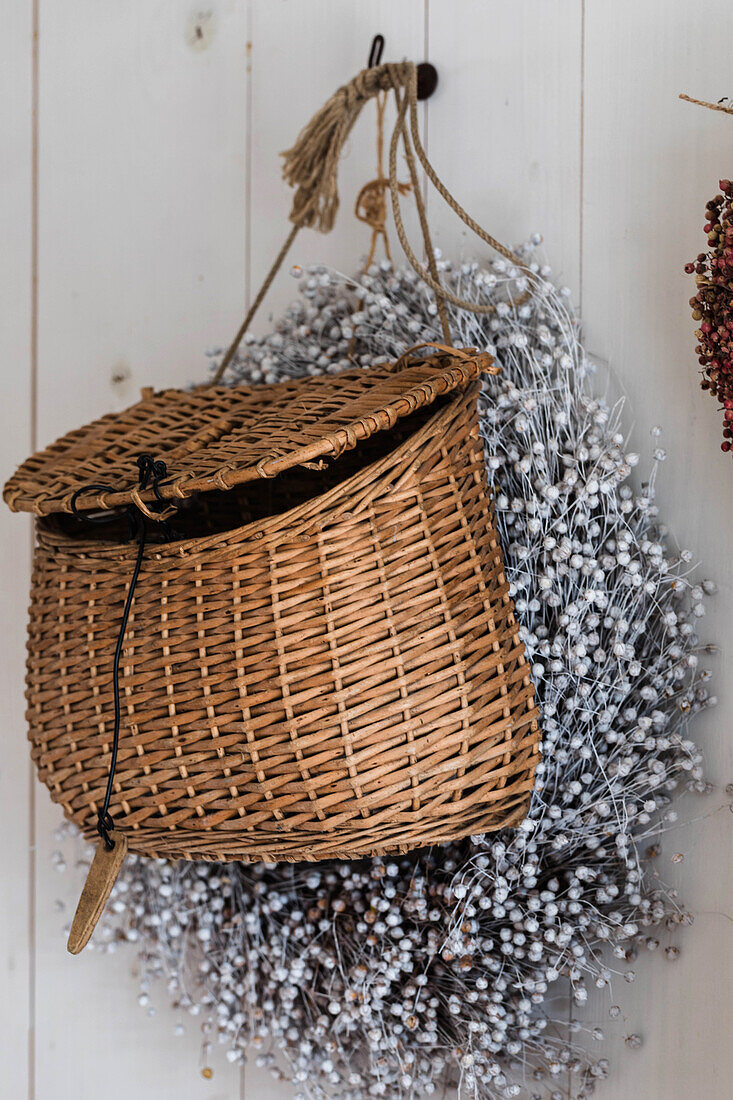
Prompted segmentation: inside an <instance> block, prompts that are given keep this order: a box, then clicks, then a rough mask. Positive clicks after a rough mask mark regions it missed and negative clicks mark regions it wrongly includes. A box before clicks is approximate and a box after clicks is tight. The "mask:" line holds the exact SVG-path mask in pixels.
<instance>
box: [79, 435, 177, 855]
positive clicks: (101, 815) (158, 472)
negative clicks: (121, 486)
mask: <svg viewBox="0 0 733 1100" xmlns="http://www.w3.org/2000/svg"><path fill="white" fill-rule="evenodd" d="M137 466H138V477H139V487H140V489H147V488H148V486H151V487H152V489H153V492H154V494H155V497H156V499H157V501H158V502H159V504H160V505H161V506H162V507H167V506H170V502H167V501H165V500H164V499H163V497H162V496H161V494H160V482H161V479H162V478H164V477H165V476H166V473H167V468H166V464H165V462H163V461H162V460H160V459H158V460H156V459H154V458H153V457H152V455H149V454H142V455H140V457H139V458H138V460H137ZM91 491H97V492H114V490H113V489H112V487H111V486H109V485H97V484H93V485H83V486H82V487H81V488H80V489H77V491H76V492H75V493H74V495H73V497H72V498H71V511H72V512H73V514H74V515H75V516H76V518H77V519H78V520H80V521H82V522H83V523H99V524H105V523H114V521H115V520H117V519H118V518H119V513H115V512H111V513H104V514H102V515H82V514H80V513H79V511H78V510H77V506H76V502H77V500H78V498H79V497H80V496H81V495H82V494H83V493H88V492H91ZM125 514H126V516H127V521H128V524H129V529H130V539H131V540H133V539H136V540H137V557H136V559H135V568H134V569H133V571H132V577H131V578H130V586H129V588H128V590H127V598H126V599H125V607H124V610H123V612H122V620H121V622H120V629H119V631H118V634H117V644H116V645H115V655H114V660H113V661H112V695H113V699H114V729H113V733H112V755H111V756H110V761H109V774H108V776H107V789H106V791H105V795H104V801H103V803H102V805H101V807H100V809H99V812H98V814H97V832H98V833H99V835H100V837H101V838H102V840H103V841H104V846H105V848H106V849H107V851H108V852H111V851H112V849H113V848H114V846H115V842H114V840H113V839H112V836H111V833H112V829H113V828H114V819H113V817H112V814H111V813H110V812H109V804H110V801H111V799H112V790H113V787H114V779H115V770H116V768H117V753H118V750H119V746H120V721H121V709H120V658H121V657H122V649H123V646H124V644H125V633H126V631H127V622H128V619H129V618H130V610H131V608H132V604H133V600H134V599H135V587H136V585H137V581H138V577H139V576H140V569H141V567H142V563H143V557H144V555H145V543H146V540H147V524H146V517H145V516H144V515H143V513H142V512H141V511H140V510H139V509H138V508H137V507H136V505H135V504H128V506H127V508H126V510H125ZM160 528H161V529H162V532H163V536H164V538H166V539H170V537H171V534H170V529H169V528H168V525H167V523H165V522H161V523H160Z"/></svg>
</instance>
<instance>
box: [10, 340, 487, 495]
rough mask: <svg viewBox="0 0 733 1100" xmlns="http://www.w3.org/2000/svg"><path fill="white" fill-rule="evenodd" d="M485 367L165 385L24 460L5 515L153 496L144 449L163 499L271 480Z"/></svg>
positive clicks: (406, 362)
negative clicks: (160, 477) (107, 487)
mask: <svg viewBox="0 0 733 1100" xmlns="http://www.w3.org/2000/svg"><path fill="white" fill-rule="evenodd" d="M430 346H433V345H430ZM411 350H412V349H411ZM492 362H493V360H492V358H491V356H490V355H487V354H486V353H481V354H479V353H478V352H476V350H475V349H474V348H468V349H452V350H451V351H450V352H448V351H447V349H446V350H445V351H444V352H442V353H439V354H437V355H431V356H428V357H423V358H422V359H410V358H406V357H403V359H402V360H398V362H397V363H389V364H382V365H380V366H375V367H373V368H372V369H371V370H358V371H351V372H345V373H343V374H340V375H339V376H338V381H337V382H335V381H334V379H333V378H332V377H328V376H325V377H316V378H312V379H309V380H308V381H307V382H306V383H303V382H284V383H281V384H279V385H276V386H258V387H254V388H251V387H245V386H239V387H231V386H225V387H221V388H213V387H208V388H199V389H196V390H192V391H185V390H164V391H162V392H161V393H157V394H151V396H149V397H147V398H145V399H144V400H142V401H139V402H138V403H137V404H136V405H133V406H132V407H131V408H129V409H126V410H125V411H124V412H123V413H109V414H108V415H107V416H103V417H101V418H100V419H99V420H96V421H95V422H94V423H93V424H88V425H86V427H84V428H79V429H78V430H77V431H73V432H69V434H68V435H65V436H64V437H63V438H62V439H59V440H58V441H57V442H56V443H53V444H52V445H51V446H50V447H47V448H46V450H45V451H40V452H39V453H38V454H35V455H32V456H31V457H30V458H29V459H28V460H27V461H26V462H24V463H23V465H22V466H21V467H20V469H19V470H18V471H17V473H15V474H14V475H13V477H11V478H10V480H9V481H8V483H7V484H6V486H5V489H4V491H3V497H4V499H5V501H6V503H7V504H8V505H9V506H10V508H12V509H13V511H25V512H34V513H35V514H36V515H38V516H44V515H50V514H53V513H55V512H70V511H71V500H72V497H73V495H74V493H75V491H76V490H77V489H79V487H80V486H83V485H85V484H88V483H91V482H104V483H110V484H112V485H113V486H115V487H116V491H114V492H94V493H91V492H90V493H85V494H84V495H82V496H81V497H79V499H78V501H77V508H79V509H80V510H82V511H83V510H89V509H92V508H103V509H108V508H115V507H119V506H121V505H125V504H129V503H130V502H131V501H133V502H135V503H136V504H138V506H139V505H140V504H141V503H146V504H150V503H152V502H154V500H155V497H154V494H153V491H152V490H150V489H149V490H148V491H147V492H143V493H141V494H138V489H137V467H136V465H135V461H136V459H137V456H138V455H139V454H140V453H141V452H142V451H152V452H153V453H154V454H155V456H156V458H161V459H164V460H165V462H166V464H167V466H168V477H167V479H166V481H165V483H163V484H162V485H161V487H160V491H161V496H162V497H163V498H165V499H168V500H183V499H186V498H188V497H190V496H192V495H193V494H195V493H202V492H210V491H212V490H215V489H231V488H233V487H234V486H235V485H241V484H244V483H245V482H248V481H257V480H259V479H260V478H263V477H276V476H277V475H278V474H280V473H282V472H283V471H285V470H288V469H290V468H291V467H293V466H296V465H299V464H301V465H302V464H303V463H307V462H312V461H314V460H318V459H321V458H323V457H324V456H326V457H338V455H340V454H341V453H342V452H343V451H344V450H348V449H351V448H353V447H355V446H357V445H358V444H359V443H360V442H361V441H362V440H364V439H368V438H369V437H370V436H371V435H373V434H374V433H375V432H379V431H384V430H385V429H386V428H390V427H392V426H393V425H394V424H395V423H396V422H397V420H398V419H400V418H401V417H403V416H407V415H409V414H410V413H411V412H414V411H415V410H417V409H420V408H423V407H425V406H427V405H430V404H431V403H432V402H433V401H434V400H435V399H436V398H437V397H439V396H441V395H443V394H446V393H450V392H451V391H452V390H454V389H456V388H457V387H460V386H464V385H466V383H467V382H469V381H472V380H473V379H475V378H478V376H479V374H480V373H481V372H482V371H486V370H491V369H492V368H491V364H492ZM117 487H118V488H117Z"/></svg>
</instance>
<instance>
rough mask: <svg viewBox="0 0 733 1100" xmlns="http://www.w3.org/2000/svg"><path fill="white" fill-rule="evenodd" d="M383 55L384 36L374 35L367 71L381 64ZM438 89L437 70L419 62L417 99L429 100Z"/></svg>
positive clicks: (426, 63) (428, 63) (424, 62)
mask: <svg viewBox="0 0 733 1100" xmlns="http://www.w3.org/2000/svg"><path fill="white" fill-rule="evenodd" d="M383 53H384V35H383V34H375V35H374V38H373V39H372V48H371V49H370V51H369V60H368V61H367V69H374V68H376V67H377V65H381V63H382V54H383ZM437 87H438V70H437V69H436V68H435V65H431V64H430V62H429V61H421V62H420V64H419V65H418V67H417V98H418V99H430V96H431V95H432V94H433V92H434V91H435V89H436V88H437Z"/></svg>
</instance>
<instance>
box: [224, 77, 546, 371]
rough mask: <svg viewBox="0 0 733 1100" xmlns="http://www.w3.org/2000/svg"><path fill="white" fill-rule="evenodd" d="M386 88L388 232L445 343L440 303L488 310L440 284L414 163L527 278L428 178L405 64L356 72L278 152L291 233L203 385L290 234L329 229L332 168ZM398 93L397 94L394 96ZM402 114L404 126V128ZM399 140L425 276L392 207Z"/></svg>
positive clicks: (431, 173) (333, 207)
mask: <svg viewBox="0 0 733 1100" xmlns="http://www.w3.org/2000/svg"><path fill="white" fill-rule="evenodd" d="M390 90H391V91H394V93H395V95H396V97H397V102H398V114H397V122H396V124H395V128H394V131H393V133H392V141H391V143H390V163H389V175H388V179H389V189H390V195H391V198H392V212H393V214H394V217H395V227H396V230H397V236H398V238H399V241H400V244H401V245H402V248H403V250H404V252H405V256H406V257H407V261H408V263H409V264H410V266H411V267H412V268H413V270H414V271H415V272H416V273H417V274H418V275H419V276H420V278H421V279H422V280H423V281H424V282H425V283H426V284H427V286H429V287H430V289H431V290H432V291H433V292H434V293H435V295H436V300H437V305H438V312H439V315H440V321H441V327H442V329H443V337H444V339H445V342H446V343H447V344H448V343H450V330H449V328H448V319H447V311H446V308H445V303H446V302H450V303H451V304H452V305H454V306H456V307H457V308H459V309H465V310H467V311H468V312H471V313H480V314H485V313H493V312H494V311H495V309H496V307H495V306H494V305H488V304H487V305H481V304H479V303H477V302H471V301H468V300H467V299H464V298H460V297H458V296H457V295H455V294H453V293H452V291H449V290H447V289H445V287H443V286H442V285H441V282H440V278H439V275H438V268H437V264H436V262H435V252H434V250H433V247H432V243H431V241H430V233H429V230H428V224H427V216H426V214H425V209H424V203H423V202H422V196H421V195H420V192H419V186H416V183H418V182H419V181H418V180H417V169H416V160H417V161H418V162H419V163H420V165H421V166H422V167H423V169H424V170H425V173H426V175H427V177H428V179H429V180H430V182H431V183H432V185H433V187H435V189H436V191H437V192H438V194H439V195H441V196H442V197H443V198H444V199H445V201H446V202H447V203H448V205H449V206H450V208H451V209H452V210H453V211H454V212H455V213H456V214H457V215H458V217H459V218H460V219H461V221H462V222H464V224H465V225H467V226H468V227H469V229H471V230H472V231H473V232H474V233H475V234H476V235H477V236H478V237H479V238H480V239H481V240H482V241H484V242H485V243H486V244H488V245H490V247H491V248H493V249H494V251H496V252H498V253H499V254H500V255H501V256H504V257H505V258H506V259H508V260H509V261H510V262H511V263H512V264H514V265H516V266H517V267H519V268H520V269H521V270H522V271H524V272H525V273H526V274H528V275H529V274H531V273H530V272H529V269H528V268H527V266H526V265H525V264H524V262H523V261H522V260H521V259H520V257H519V256H517V255H515V253H513V252H511V251H510V249H508V248H506V247H505V245H503V244H501V243H500V242H499V241H497V240H496V239H495V238H494V237H492V236H491V235H490V234H489V233H487V232H486V231H485V230H484V229H482V227H481V226H480V225H479V224H478V222H476V221H474V219H473V218H472V217H471V216H470V215H469V214H468V213H467V212H466V211H465V210H464V209H463V207H462V206H461V205H460V203H459V202H458V201H457V200H456V199H455V198H454V197H453V195H451V193H450V191H449V190H448V189H447V187H445V185H444V184H443V183H442V182H441V180H440V179H439V178H438V176H437V175H436V173H435V170H434V169H433V167H432V165H431V164H430V162H429V160H428V158H427V155H426V153H425V150H424V149H423V147H422V144H421V142H420V137H419V133H418V129H419V128H418V119H417V66H416V65H415V64H414V63H413V62H412V61H402V62H399V63H396V64H395V63H388V64H385V65H377V66H375V67H373V68H368V69H364V70H362V72H360V73H358V74H357V75H356V76H355V77H354V78H353V80H350V81H349V83H348V84H344V85H343V87H341V88H339V89H338V90H337V91H336V92H335V93H334V94H333V95H332V96H331V98H330V99H329V100H328V101H327V102H326V103H325V104H324V105H323V107H321V109H320V110H319V111H317V112H316V114H315V115H314V116H313V118H312V119H311V120H310V122H308V123H307V125H306V126H305V127H304V128H303V130H302V131H301V132H300V134H299V136H298V139H297V140H296V142H295V145H293V147H292V149H289V150H288V151H287V152H286V153H283V158H284V166H283V177H284V179H285V181H286V183H288V184H290V185H291V186H292V187H294V188H295V195H294V197H293V206H292V209H291V211H290V221H291V222H292V223H293V228H292V229H291V231H290V233H289V235H288V237H287V239H286V241H285V244H284V245H283V247H282V248H281V249H280V252H279V254H278V256H277V258H276V260H275V263H274V264H273V266H272V268H271V269H270V271H269V272H268V274H267V277H266V279H265V281H264V283H263V285H262V288H261V289H260V291H259V293H258V295H257V297H256V298H255V301H254V302H253V304H252V306H251V307H250V309H249V311H248V313H247V316H246V318H245V320H244V321H243V322H242V325H241V326H240V328H239V331H238V332H237V335H236V336H235V338H234V340H233V341H232V343H231V344H230V346H229V348H228V349H227V351H226V353H225V354H224V357H223V359H222V361H221V363H220V364H219V366H218V368H217V370H216V372H215V374H214V376H213V379H212V381H211V383H209V384H210V385H216V384H217V383H218V382H219V381H220V380H221V378H222V375H223V374H224V371H225V370H226V369H227V367H228V366H229V364H230V363H231V361H232V359H233V358H234V356H235V354H236V352H237V348H238V346H239V344H240V342H241V340H242V337H243V336H244V334H245V332H246V331H247V328H248V327H249V324H250V323H251V321H252V318H253V317H254V315H255V313H256V311H257V309H258V307H259V305H260V303H261V302H262V299H263V298H264V296H265V294H266V293H267V290H268V289H269V287H270V285H271V283H272V280H273V279H274V277H275V275H276V273H277V271H278V270H279V268H280V266H281V265H282V263H283V260H284V259H285V256H286V254H287V252H288V249H289V248H290V245H291V244H292V242H293V240H294V239H295V236H296V234H297V232H298V230H299V229H300V228H302V227H303V226H306V227H308V228H311V229H317V230H319V232H321V233H328V232H329V231H330V230H331V229H332V228H333V224H334V221H335V218H336V213H337V211H338V207H339V196H338V164H339V160H340V158H341V153H342V151H343V147H344V144H345V142H346V140H347V138H348V136H349V134H350V133H351V131H352V129H353V127H354V124H355V122H356V120H357V118H358V117H359V114H360V112H361V110H362V108H363V106H364V104H365V103H366V102H367V101H368V100H369V99H373V98H374V97H375V96H378V95H379V94H380V93H381V92H386V91H390ZM400 92H402V94H401V95H400ZM408 108H409V116H410V124H409V128H408V125H407V112H408ZM400 141H402V145H403V147H404V151H405V158H406V160H407V164H408V167H409V168H410V176H411V180H412V185H413V190H414V192H415V201H416V203H417V206H418V217H419V219H420V229H421V232H422V236H423V243H424V246H425V253H426V259H427V265H428V267H427V270H426V269H425V267H424V266H423V265H422V264H421V263H420V261H419V260H418V259H417V257H416V256H415V253H414V252H413V250H412V248H411V246H410V244H409V242H408V240H407V235H406V233H405V227H404V223H403V221H402V216H401V212H400V209H399V197H400V184H399V182H398V180H397V148H398V145H399V142H400ZM528 297H529V292H525V293H523V294H522V295H520V296H519V297H518V298H516V299H515V304H519V303H521V302H523V301H526V299H527V298H528Z"/></svg>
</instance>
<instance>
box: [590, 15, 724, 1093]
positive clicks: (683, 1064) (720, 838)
mask: <svg viewBox="0 0 733 1100" xmlns="http://www.w3.org/2000/svg"><path fill="white" fill-rule="evenodd" d="M729 17H730V9H729V5H727V4H726V3H724V2H722V0H701V3H699V4H696V5H693V6H690V5H685V4H681V3H676V4H674V5H669V4H665V3H663V2H662V0H649V2H647V3H645V4H638V3H633V2H632V0H619V2H617V3H615V4H613V5H610V4H603V3H599V2H596V0H590V2H588V3H587V5H586V40H585V58H586V66H585V74H586V75H585V156H584V181H585V187H584V203H583V240H584V255H583V304H584V314H585V329H586V343H587V346H588V347H589V349H590V350H591V351H594V352H597V353H598V354H599V355H600V356H602V357H603V358H604V359H607V360H609V361H610V366H611V370H612V372H613V374H614V375H615V376H616V377H617V378H618V380H619V382H620V384H621V387H622V389H624V390H625V391H626V392H627V393H628V395H629V413H628V421H629V422H632V421H633V422H634V423H635V429H634V432H633V436H632V449H633V450H637V451H641V452H642V454H649V452H650V449H651V440H650V438H649V435H648V432H649V429H650V428H651V427H652V426H653V425H654V424H657V423H661V424H662V426H663V429H664V434H663V436H662V438H661V445H662V446H664V447H665V449H666V451H667V456H668V457H667V459H666V462H665V465H664V467H663V469H662V470H661V472H660V481H659V493H658V497H659V506H660V514H661V516H662V518H663V519H664V520H665V522H667V523H668V525H669V527H670V530H671V531H672V532H673V534H674V535H675V536H676V537H677V538H678V539H679V540H680V545H682V546H687V547H689V548H690V549H691V550H692V552H693V555H694V558H695V559H696V560H701V561H702V562H703V570H702V574H701V575H702V576H712V577H714V578H715V579H716V580H717V581H718V583H719V585H720V592H719V595H718V596H717V598H716V599H715V600H711V601H709V604H708V616H707V618H706V619H704V620H703V621H702V622H701V624H700V634H701V637H702V640H703V641H708V640H714V641H717V642H718V643H719V644H720V646H721V656H720V659H719V660H717V661H715V663H714V670H715V684H714V690H715V692H716V694H717V695H719V696H720V698H721V703H722V704H723V705H722V706H721V707H720V708H719V709H718V710H717V711H712V712H711V713H709V715H708V716H706V718H705V720H704V721H703V722H700V723H696V724H695V728H694V731H693V736H694V737H695V738H696V739H698V738H699V739H700V740H701V742H702V743H703V747H704V750H705V753H706V766H707V772H708V775H709V776H710V778H711V779H712V780H713V781H714V782H715V783H716V784H717V789H716V791H715V793H714V794H713V795H711V796H709V797H708V798H707V799H705V800H702V801H700V800H697V799H694V800H693V799H690V800H689V801H688V802H686V803H685V804H684V805H683V807H682V808H681V810H680V819H681V820H683V819H684V818H693V817H696V816H698V815H706V816H705V819H704V820H702V821H698V822H697V823H696V824H693V825H689V826H686V827H682V828H675V829H674V830H672V831H671V832H670V833H669V835H668V836H667V837H665V838H663V849H664V853H665V855H664V857H663V859H662V860H661V861H660V867H659V871H660V873H661V874H662V875H663V876H664V877H665V878H667V880H669V881H671V882H672V883H673V884H674V885H675V886H676V887H677V888H678V889H679V891H680V897H681V899H682V900H683V901H685V902H686V903H687V904H688V905H689V907H690V908H691V910H692V912H693V913H694V915H695V927H694V928H692V929H690V930H689V931H683V932H682V933H681V934H679V933H676V934H674V935H673V934H671V933H665V932H663V933H662V934H661V936H660V939H661V940H662V944H663V946H666V945H667V944H669V943H678V944H679V945H680V947H681V950H682V955H681V958H680V959H679V960H678V961H677V962H674V963H670V962H668V961H667V960H666V959H665V957H664V955H663V953H662V952H661V951H660V952H658V953H657V955H655V956H648V955H646V954H645V956H644V957H642V958H640V959H639V962H638V964H636V967H635V969H636V971H637V974H638V977H637V981H636V983H635V985H633V986H631V987H629V986H626V985H625V983H624V982H623V981H619V982H618V983H616V984H615V986H614V990H613V994H612V998H613V1000H614V1001H616V1002H617V1003H618V1004H619V1005H620V1006H621V1008H622V1010H623V1018H622V1020H621V1022H620V1023H619V1024H612V1023H611V1022H610V1021H608V1022H607V1024H606V1028H605V1030H606V1032H607V1034H609V1035H611V1036H612V1037H613V1038H612V1041H611V1043H610V1044H609V1045H610V1055H609V1056H610V1057H611V1059H612V1066H611V1071H612V1076H611V1080H610V1081H609V1083H608V1085H606V1086H605V1087H604V1088H603V1092H602V1095H603V1096H604V1098H605V1097H608V1098H609V1100H616V1098H618V1100H622V1098H626V1097H629V1096H643V1097H645V1100H663V1098H664V1100H666V1098H667V1097H683V1096H685V1097H686V1096H703V1095H704V1096H706V1097H709V1098H711V1100H723V1098H724V1097H728V1096H729V1095H730V1089H731V1086H730V1081H731V1077H732V1076H733V1047H732V1046H731V1043H730V1032H731V1019H732V1017H731V1009H730V1003H731V1002H730V989H731V985H732V984H733V950H731V949H732V948H733V923H731V914H733V879H732V878H731V875H730V866H731V861H732V860H733V830H732V829H731V818H730V813H729V811H728V808H727V802H728V801H729V799H728V798H727V797H726V795H725V793H724V790H723V788H724V787H725V785H726V783H729V782H730V781H731V778H733V740H732V739H731V737H730V719H729V715H730V705H731V704H730V700H731V694H732V689H733V671H732V670H733V662H732V661H731V647H730V624H731V619H732V618H733V566H732V564H731V555H730V546H729V541H730V540H729V533H730V532H731V530H733V497H732V495H731V477H732V476H733V468H732V466H731V461H730V457H727V456H724V455H722V454H721V452H720V450H719V444H720V416H719V414H718V413H717V411H716V409H715V405H714V402H713V401H711V400H710V399H709V398H707V397H705V396H704V395H703V394H702V393H701V392H700V390H699V388H698V376H697V365H696V360H695V356H694V336H693V322H692V321H691V319H690V313H689V307H688V305H687V300H688V298H689V297H690V296H691V294H692V293H693V288H692V283H691V280H690V279H689V278H687V277H686V276H684V275H683V274H682V267H683V264H684V263H685V261H687V260H688V259H690V258H692V257H694V256H695V255H696V254H697V253H698V252H699V251H700V250H701V249H702V248H704V245H705V240H704V235H703V233H702V223H703V210H704V205H705V202H706V201H707V200H708V199H709V198H711V197H712V196H713V195H714V194H715V192H716V190H717V181H718V178H719V176H721V175H726V176H729V175H730V163H731V156H730V150H731V148H732V147H733V119H731V118H729V117H726V116H724V115H720V114H714V113H712V112H706V111H704V110H703V109H702V108H698V107H694V106H692V105H690V104H687V103H681V102H680V101H679V100H678V99H677V95H678V93H679V92H682V91H686V92H688V93H689V94H691V95H697V96H700V97H701V98H705V99H712V100H716V99H718V98H719V97H720V96H722V95H724V94H729V93H730V88H729V85H728V79H729V73H730V42H729V36H728V35H726V34H725V33H724V32H722V28H724V27H726V26H728V25H729V22H730V19H729ZM715 28H721V33H718V31H716V29H715ZM708 815H709V816H708ZM675 852H679V853H681V854H682V855H683V856H684V863H681V864H678V865H672V864H671V863H670V861H669V857H671V855H672V854H673V853H675ZM609 1003H610V1000H609V998H608V996H600V995H597V996H596V997H595V998H594V1000H593V1003H592V1004H591V1005H590V1006H589V1013H588V1014H589V1015H591V1014H594V1015H595V1016H597V1017H598V1018H602V1017H603V1016H604V1015H606V1012H607V1008H608V1004H609ZM629 1033H640V1034H642V1036H643V1037H644V1040H645V1045H644V1047H643V1048H642V1049H641V1050H640V1051H638V1052H635V1053H633V1052H630V1051H629V1050H628V1049H626V1048H625V1047H624V1045H623V1041H624V1037H625V1036H626V1035H628V1034H629ZM595 1052H596V1053H598V1048H597V1047H596V1051H595Z"/></svg>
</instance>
